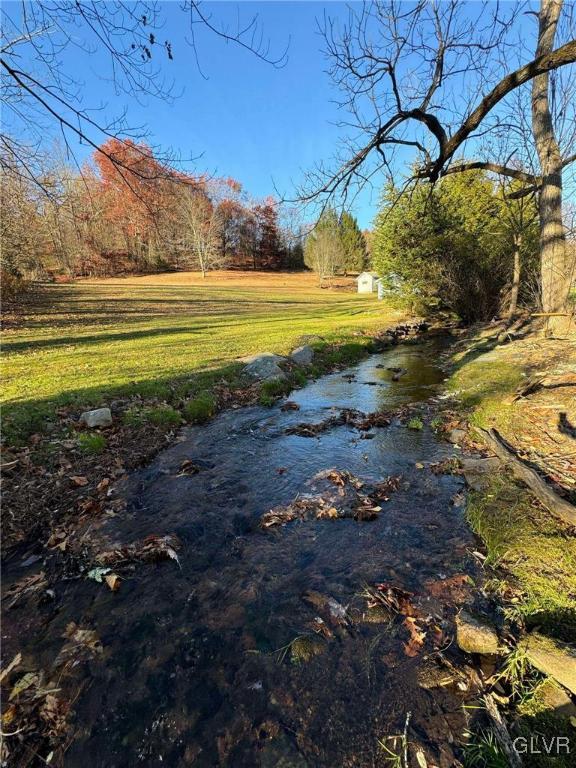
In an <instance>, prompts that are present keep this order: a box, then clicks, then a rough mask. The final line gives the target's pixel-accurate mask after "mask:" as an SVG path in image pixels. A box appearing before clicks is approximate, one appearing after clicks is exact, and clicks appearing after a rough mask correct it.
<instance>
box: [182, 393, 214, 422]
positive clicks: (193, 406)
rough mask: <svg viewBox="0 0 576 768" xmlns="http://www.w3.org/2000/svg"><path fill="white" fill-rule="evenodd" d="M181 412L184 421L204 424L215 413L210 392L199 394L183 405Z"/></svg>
mask: <svg viewBox="0 0 576 768" xmlns="http://www.w3.org/2000/svg"><path fill="white" fill-rule="evenodd" d="M182 412H183V414H184V418H185V419H186V421H189V422H191V423H192V424H204V423H205V422H206V421H208V420H209V419H210V418H212V416H214V414H215V413H216V400H215V398H214V397H213V395H211V394H210V392H201V393H200V394H199V395H198V397H194V398H192V400H189V401H188V402H187V403H186V404H185V405H184V408H183V409H182Z"/></svg>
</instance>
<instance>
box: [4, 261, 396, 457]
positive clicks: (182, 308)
mask: <svg viewBox="0 0 576 768" xmlns="http://www.w3.org/2000/svg"><path fill="white" fill-rule="evenodd" d="M162 277H163V280H164V281H166V277H165V276H162ZM175 283H176V284H169V283H167V282H162V280H157V281H155V279H154V278H146V279H145V280H142V281H135V280H131V281H129V282H128V281H123V280H117V281H102V282H100V283H78V284H72V285H52V286H48V287H47V288H46V296H45V301H44V302H43V305H42V307H40V308H38V309H37V310H36V311H33V312H31V313H30V314H29V315H28V317H26V318H25V319H24V321H23V322H22V324H21V327H19V328H17V329H14V330H9V331H6V332H5V333H4V335H3V352H4V355H3V384H4V386H3V392H2V398H3V401H2V402H3V404H4V438H5V440H6V441H7V442H8V443H10V442H17V441H18V440H23V439H26V437H27V436H28V435H30V434H31V433H33V432H37V431H41V430H42V429H43V428H44V426H45V425H46V422H47V421H49V420H50V419H55V416H54V414H55V411H56V409H57V408H58V407H62V406H73V407H74V408H77V409H78V411H80V410H81V409H82V408H84V407H89V406H98V405H102V404H106V403H109V402H110V400H111V399H112V398H114V397H124V396H128V397H129V396H134V395H138V396H140V397H143V398H151V399H154V400H156V401H167V402H171V403H173V404H174V403H175V402H176V398H180V399H182V398H190V397H192V398H194V397H197V396H198V395H199V393H200V392H202V391H203V390H206V389H210V387H211V386H212V384H213V383H214V381H216V380H220V379H222V377H224V378H225V377H226V376H231V377H232V378H233V377H234V375H235V374H234V361H235V359H236V358H237V357H240V356H244V355H248V354H253V353H255V352H259V351H273V352H278V353H281V354H282V353H287V352H289V351H290V349H291V348H293V347H294V346H295V345H296V344H297V343H298V341H299V339H300V337H301V336H303V335H307V334H319V335H321V336H322V338H323V339H324V340H325V343H330V344H331V343H348V342H350V347H349V348H346V349H344V351H343V352H334V353H330V354H333V355H334V356H341V357H342V358H343V359H344V358H346V359H350V360H353V359H354V358H355V356H356V355H357V354H358V349H357V347H360V346H362V345H361V344H358V343H356V342H355V341H353V340H352V334H353V333H354V332H357V331H358V330H360V329H361V330H366V331H371V330H376V329H377V328H381V327H383V326H386V325H389V324H391V323H393V322H394V321H395V320H397V319H398V318H399V315H398V313H395V312H394V311H392V310H390V309H388V308H387V307H386V306H385V305H384V304H383V303H382V302H378V301H376V299H375V297H373V296H361V295H358V294H355V293H352V292H348V291H339V290H320V289H318V288H315V287H313V285H312V282H311V280H310V279H309V278H308V277H306V278H303V277H302V276H300V275H294V276H292V275H282V276H273V277H271V278H270V279H268V278H266V279H265V280H260V282H259V281H258V280H255V281H254V284H253V285H251V284H250V282H249V281H248V280H247V279H246V276H245V275H244V276H243V279H241V280H240V279H239V280H236V279H235V278H231V279H229V280H228V279H221V280H220V281H219V282H216V281H213V282H210V280H208V281H207V282H206V284H203V285H193V284H186V283H184V282H180V283H178V282H177V278H175ZM364 351H365V345H364ZM236 368H237V366H236Z"/></svg>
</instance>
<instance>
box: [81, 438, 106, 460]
mask: <svg viewBox="0 0 576 768" xmlns="http://www.w3.org/2000/svg"><path fill="white" fill-rule="evenodd" d="M78 445H79V446H80V450H81V451H82V452H83V453H88V454H91V455H95V454H98V453H102V451H103V450H104V449H105V448H106V438H105V437H104V435H99V434H98V433H90V432H83V433H82V434H81V435H80V436H79V438H78Z"/></svg>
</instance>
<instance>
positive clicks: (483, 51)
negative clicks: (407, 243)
mask: <svg viewBox="0 0 576 768" xmlns="http://www.w3.org/2000/svg"><path fill="white" fill-rule="evenodd" d="M562 10H563V0H542V3H541V6H540V11H539V13H538V14H535V15H537V16H538V19H539V30H538V35H537V45H536V50H535V51H534V52H533V53H532V54H531V55H529V60H528V61H527V62H526V61H525V63H522V62H520V63H519V65H518V66H517V68H516V69H514V70H513V71H508V73H507V74H504V75H503V73H504V72H506V70H508V68H509V62H510V61H514V57H515V56H516V51H519V52H520V54H521V56H522V58H523V59H524V60H525V58H526V56H527V54H526V50H525V44H524V42H523V39H522V29H520V28H519V26H518V24H519V19H522V18H524V19H525V16H524V14H525V13H533V12H532V11H530V9H529V6H528V5H527V4H525V3H519V2H517V3H514V4H502V5H500V4H499V3H482V4H480V3H478V4H474V5H472V4H470V3H464V2H462V0H450V1H449V2H445V3H440V2H425V1H424V0H420V1H419V2H417V3H416V4H415V5H409V6H406V5H404V4H403V3H401V2H397V1H396V0H392V1H391V2H386V3H383V2H379V1H377V2H373V3H370V4H365V5H363V6H362V7H361V9H360V10H356V9H354V8H352V9H351V11H350V18H349V21H348V23H347V24H346V26H345V27H344V29H343V30H342V31H341V32H340V31H338V29H337V25H336V23H335V22H333V21H331V20H330V19H326V20H325V23H324V26H323V32H324V35H325V40H326V44H327V53H328V55H329V58H330V61H331V75H332V78H333V80H334V81H335V83H336V84H337V86H338V87H339V88H340V90H341V92H342V93H343V98H342V100H341V102H340V103H341V106H342V107H344V108H345V109H346V110H348V111H349V113H350V114H351V116H352V119H351V120H350V121H345V122H344V123H343V124H344V125H345V126H347V127H348V129H353V134H352V135H353V136H356V137H357V138H352V139H349V140H347V141H346V142H345V145H344V149H343V152H342V153H341V154H340V155H339V157H338V158H337V160H336V166H335V168H334V167H333V168H332V169H331V168H329V167H326V166H320V167H319V168H317V169H316V171H314V172H312V173H311V174H310V175H309V177H308V180H307V184H306V186H305V189H303V190H301V195H300V197H301V199H302V200H304V201H309V200H318V199H319V198H329V197H332V196H334V195H338V194H339V195H342V196H343V197H344V198H346V197H347V196H349V195H350V194H353V193H354V192H355V190H357V189H358V188H362V186H363V185H365V184H366V183H368V182H370V180H371V179H372V178H374V177H375V176H376V175H379V174H380V173H382V172H385V173H389V174H390V175H392V176H393V175H394V174H395V172H396V169H397V161H398V158H399V153H400V152H404V153H405V152H406V151H407V149H409V150H411V151H413V152H415V153H416V157H415V159H414V164H413V166H412V178H420V179H429V180H430V181H431V182H433V183H434V182H435V181H437V180H438V179H439V178H440V177H441V176H443V175H445V174H448V173H458V172H461V171H466V170H470V169H473V168H483V169H485V170H488V171H491V172H494V173H497V174H502V175H505V176H507V177H509V178H513V179H517V180H519V181H521V182H523V183H524V184H525V185H526V191H527V192H529V191H533V190H537V191H538V194H539V200H540V204H539V211H540V217H539V218H540V233H541V235H540V251H541V280H542V303H543V307H544V311H545V312H547V313H557V312H558V313H562V312H564V311H565V307H566V302H567V298H568V294H569V290H570V279H571V272H572V270H571V268H570V264H569V263H568V262H569V259H568V257H567V250H566V244H565V236H564V230H563V226H562V172H563V170H564V169H565V168H566V167H567V165H568V164H569V163H571V162H573V161H574V160H575V159H576V153H575V152H574V149H575V147H574V138H575V137H574V124H575V118H574V110H575V105H574V100H570V99H566V100H564V102H563V103H562V104H560V101H561V100H560V99H559V100H557V103H556V104H555V105H552V104H551V103H550V99H549V93H550V90H551V73H553V72H556V71H557V70H560V68H562V67H568V65H571V64H573V63H574V62H576V40H575V39H574V35H573V32H572V25H571V21H572V18H571V12H572V7H571V6H570V5H567V6H566V13H565V15H564V16H565V17H564V24H563V27H562V32H563V35H564V37H568V38H569V39H568V40H567V41H566V42H563V43H558V42H557V38H558V37H559V30H560V26H561V25H560V19H561V14H562ZM568 69H569V70H570V68H568ZM572 79H573V80H576V78H574V75H573V73H572ZM530 83H532V131H533V139H534V141H535V144H536V148H537V151H538V157H539V165H540V167H539V169H538V172H537V173H531V172H528V171H526V170H523V169H522V168H519V167H518V166H517V165H514V164H512V163H510V164H502V163H497V162H494V161H493V159H491V158H487V159H476V158H471V159H469V160H463V159H462V157H463V156H464V157H466V155H467V154H470V153H474V154H476V151H477V141H478V139H479V137H481V136H482V135H484V134H486V133H487V132H488V131H491V130H495V131H498V130H500V131H503V130H506V128H507V123H506V121H505V119H503V116H502V113H501V111H500V109H501V107H502V104H503V100H504V99H505V98H506V97H508V96H509V95H510V94H513V93H515V92H516V91H517V90H518V89H520V88H522V86H524V85H529V84H530ZM555 112H556V114H561V115H562V120H563V121H564V122H568V123H570V122H571V124H572V130H571V132H570V135H569V140H570V141H569V142H567V143H566V144H565V146H564V148H563V150H562V151H561V149H560V147H559V142H558V136H557V124H556V121H555V119H554V118H555ZM570 142H571V143H570Z"/></svg>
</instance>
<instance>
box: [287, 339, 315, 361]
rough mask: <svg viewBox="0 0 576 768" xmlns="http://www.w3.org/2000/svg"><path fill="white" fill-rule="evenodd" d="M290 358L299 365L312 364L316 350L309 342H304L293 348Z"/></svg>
mask: <svg viewBox="0 0 576 768" xmlns="http://www.w3.org/2000/svg"><path fill="white" fill-rule="evenodd" d="M290 359H291V360H292V361H293V362H294V363H296V364H297V365H310V364H311V363H312V360H314V350H313V349H312V347H311V346H310V345H309V344H304V345H303V346H302V347H296V349H294V350H292V352H291V353H290Z"/></svg>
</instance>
